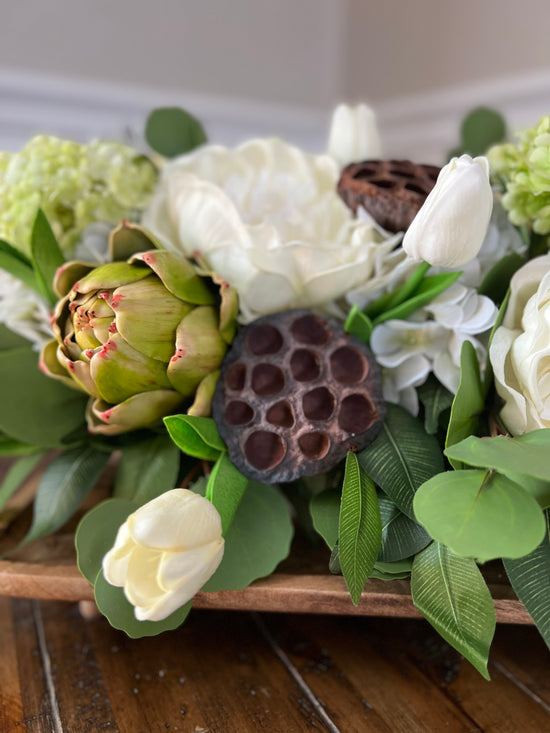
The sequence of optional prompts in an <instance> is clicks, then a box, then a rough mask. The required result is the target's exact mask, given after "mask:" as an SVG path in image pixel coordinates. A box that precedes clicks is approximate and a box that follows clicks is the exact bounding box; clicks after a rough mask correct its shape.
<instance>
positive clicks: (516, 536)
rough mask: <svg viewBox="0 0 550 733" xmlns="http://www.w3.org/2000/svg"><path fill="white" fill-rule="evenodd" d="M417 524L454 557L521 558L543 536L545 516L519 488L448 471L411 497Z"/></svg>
mask: <svg viewBox="0 0 550 733" xmlns="http://www.w3.org/2000/svg"><path fill="white" fill-rule="evenodd" d="M414 510H415V513H416V516H417V519H418V521H419V522H421V523H422V525H423V526H424V527H425V529H426V530H427V531H428V532H429V534H430V535H431V536H432V537H433V538H434V540H437V541H438V542H443V543H444V544H445V545H447V546H448V547H449V548H450V549H451V550H452V551H453V552H454V553H455V554H456V555H460V556H463V557H464V556H466V557H475V558H477V559H478V560H481V561H485V560H492V559H494V558H497V557H521V556H522V555H526V554H527V553H528V552H531V551H532V550H534V548H535V547H537V545H538V544H539V543H540V542H541V540H542V537H543V535H544V530H545V523H544V514H543V512H542V510H541V508H540V507H539V505H538V504H537V502H536V501H535V499H534V498H533V497H532V496H530V495H529V494H528V493H527V492H526V491H525V490H524V489H522V488H521V486H518V485H517V484H516V483H514V482H513V481H511V480H510V479H509V478H507V477H506V476H503V475H502V474H499V473H492V472H490V471H481V470H463V471H447V472H446V473H441V474H439V475H437V476H434V477H433V478H431V479H429V480H428V481H426V483H425V484H424V485H423V486H421V487H420V489H419V490H418V491H417V492H416V496H415V499H414Z"/></svg>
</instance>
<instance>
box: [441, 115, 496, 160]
mask: <svg viewBox="0 0 550 733" xmlns="http://www.w3.org/2000/svg"><path fill="white" fill-rule="evenodd" d="M505 138H506V123H505V121H504V118H503V117H502V115H501V114H500V112H497V111H496V110H494V109H490V108H489V107H476V108H475V109H473V110H472V111H471V112H469V113H468V114H467V115H466V116H465V117H464V119H463V120H462V124H461V126H460V144H459V146H458V147H457V148H455V149H454V150H452V151H451V152H450V153H449V158H451V157H453V156H459V155H462V154H463V153H468V154H469V155H471V156H472V157H475V156H477V155H484V154H485V153H486V152H487V150H488V149H489V148H490V147H491V146H492V145H496V144H497V143H501V142H502V141H503V140H505Z"/></svg>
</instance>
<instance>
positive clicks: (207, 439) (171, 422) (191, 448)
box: [164, 415, 227, 461]
mask: <svg viewBox="0 0 550 733" xmlns="http://www.w3.org/2000/svg"><path fill="white" fill-rule="evenodd" d="M164 424H165V425H166V428H167V430H168V433H169V434H170V437H171V438H172V440H173V441H174V443H175V444H176V445H177V446H178V448H180V450H182V451H183V452H184V453H186V454H187V455H188V456H193V457H195V458H200V459H201V460H204V461H216V460H217V459H218V458H219V456H220V453H224V452H225V451H226V450H227V448H226V445H225V443H224V442H223V440H222V439H221V437H220V434H219V433H218V428H217V427H216V423H215V422H214V420H213V419H212V418H211V417H193V416H191V415H170V416H169V417H165V418H164Z"/></svg>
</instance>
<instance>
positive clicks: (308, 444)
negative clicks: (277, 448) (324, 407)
mask: <svg viewBox="0 0 550 733" xmlns="http://www.w3.org/2000/svg"><path fill="white" fill-rule="evenodd" d="M298 445H299V446H300V450H301V451H302V453H303V455H304V457H305V458H307V459H308V460H310V461H320V460H321V458H324V457H325V456H326V454H327V453H328V449H329V448H330V439H329V437H328V435H327V434H326V433H320V432H312V433H304V434H303V435H300V437H299V438H298Z"/></svg>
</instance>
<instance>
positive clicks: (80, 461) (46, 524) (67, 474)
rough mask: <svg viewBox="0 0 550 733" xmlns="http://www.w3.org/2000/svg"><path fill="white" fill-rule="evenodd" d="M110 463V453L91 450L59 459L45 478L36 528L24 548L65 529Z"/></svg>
mask: <svg viewBox="0 0 550 733" xmlns="http://www.w3.org/2000/svg"><path fill="white" fill-rule="evenodd" d="M108 460H109V454H108V453H103V452H100V451H97V450H95V449H94V448H92V447H91V446H85V447H84V448H77V449H75V450H71V451H67V452H66V453H62V454H61V455H60V456H58V458H56V459H55V460H54V461H53V462H52V463H51V464H50V465H49V466H48V468H47V469H46V471H45V472H44V475H43V476H42V480H41V481H40V485H39V486H38V491H37V493H36V498H35V500H34V514H33V519H32V525H31V528H30V530H29V532H28V534H27V536H26V537H25V539H24V540H23V542H22V543H21V546H22V545H26V544H28V543H29V542H32V540H36V539H38V537H43V536H44V535H46V534H51V533H52V532H55V531H56V530H57V529H59V528H60V527H62V526H63V525H64V524H65V522H67V521H68V520H69V519H70V518H71V517H72V516H73V514H74V513H75V512H76V510H77V509H78V507H79V506H80V505H81V504H82V502H83V501H84V499H85V498H86V496H87V495H88V494H89V492H90V491H91V490H92V489H93V487H94V485H95V483H96V481H97V480H98V478H99V476H100V475H101V472H102V471H103V469H104V468H105V466H106V464H107V461H108Z"/></svg>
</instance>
